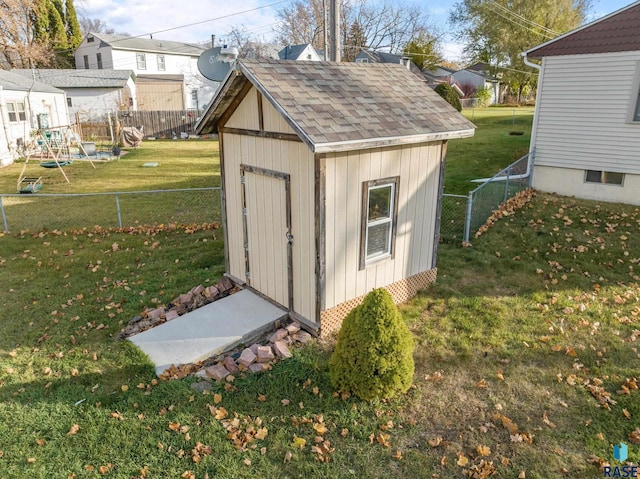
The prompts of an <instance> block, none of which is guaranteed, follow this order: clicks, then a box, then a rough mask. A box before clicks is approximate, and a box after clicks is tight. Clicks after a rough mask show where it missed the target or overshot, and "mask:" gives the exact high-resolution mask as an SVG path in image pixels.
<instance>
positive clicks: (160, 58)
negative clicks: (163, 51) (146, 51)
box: [158, 55, 166, 72]
mask: <svg viewBox="0 0 640 479" xmlns="http://www.w3.org/2000/svg"><path fill="white" fill-rule="evenodd" d="M165 70H166V68H165V66H164V55H158V71H160V72H163V71H165Z"/></svg>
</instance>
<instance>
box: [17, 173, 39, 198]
mask: <svg viewBox="0 0 640 479" xmlns="http://www.w3.org/2000/svg"><path fill="white" fill-rule="evenodd" d="M41 189H42V177H41V176H39V177H38V178H35V177H25V178H22V180H21V181H20V187H19V190H18V192H19V193H20V194H32V193H37V192H38V191H40V190H41Z"/></svg>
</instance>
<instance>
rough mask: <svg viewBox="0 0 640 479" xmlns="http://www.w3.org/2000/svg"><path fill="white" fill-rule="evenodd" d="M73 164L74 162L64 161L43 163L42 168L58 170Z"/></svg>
mask: <svg viewBox="0 0 640 479" xmlns="http://www.w3.org/2000/svg"><path fill="white" fill-rule="evenodd" d="M71 163H73V160H63V161H55V160H52V161H43V162H41V163H40V166H41V167H43V168H58V167H62V166H67V165H70V164H71Z"/></svg>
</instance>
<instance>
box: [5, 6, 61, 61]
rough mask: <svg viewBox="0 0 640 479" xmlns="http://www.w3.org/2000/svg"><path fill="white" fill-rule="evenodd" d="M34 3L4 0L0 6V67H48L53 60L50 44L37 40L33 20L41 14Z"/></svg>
mask: <svg viewBox="0 0 640 479" xmlns="http://www.w3.org/2000/svg"><path fill="white" fill-rule="evenodd" d="M41 5H42V3H41V2H38V1H37V0H4V1H3V2H2V3H0V66H2V67H3V68H31V67H35V66H48V65H50V64H51V62H52V60H53V59H54V57H55V56H54V54H53V49H52V46H51V44H50V43H49V42H44V41H38V39H37V32H36V29H35V28H34V18H36V17H37V16H38V15H39V14H41V12H40V10H39V8H40V6H41Z"/></svg>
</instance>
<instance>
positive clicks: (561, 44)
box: [526, 2, 640, 58]
mask: <svg viewBox="0 0 640 479" xmlns="http://www.w3.org/2000/svg"><path fill="white" fill-rule="evenodd" d="M637 50H640V2H635V3H633V4H631V5H629V6H627V7H624V8H622V9H620V10H618V11H615V12H613V13H611V14H610V15H607V16H605V17H603V18H601V19H599V20H596V21H594V22H592V23H590V24H588V25H585V26H583V27H580V28H578V29H576V30H573V31H571V32H569V33H566V34H565V35H562V36H560V37H558V38H556V39H554V40H551V41H549V42H546V43H543V44H542V45H539V46H537V47H535V48H532V49H531V50H528V51H527V52H526V53H527V56H528V57H529V58H542V57H548V56H558V55H581V54H588V53H610V52H628V51H637Z"/></svg>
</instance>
